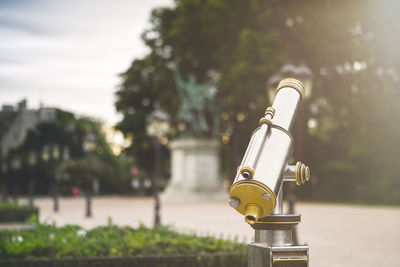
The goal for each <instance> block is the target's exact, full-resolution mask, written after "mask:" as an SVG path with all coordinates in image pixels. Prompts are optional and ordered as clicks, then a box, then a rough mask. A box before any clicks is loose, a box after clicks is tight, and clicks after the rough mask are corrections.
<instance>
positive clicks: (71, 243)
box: [0, 221, 247, 267]
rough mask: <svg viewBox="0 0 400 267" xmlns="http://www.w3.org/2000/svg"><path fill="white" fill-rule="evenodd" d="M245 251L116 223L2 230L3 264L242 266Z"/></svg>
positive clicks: (204, 239)
mask: <svg viewBox="0 0 400 267" xmlns="http://www.w3.org/2000/svg"><path fill="white" fill-rule="evenodd" d="M246 252H247V247H246V246H245V245H243V244H238V243H235V242H231V241H227V240H222V239H215V238H211V237H197V236H195V235H187V234H181V233H177V232H175V231H172V230H171V229H169V228H168V227H156V228H147V227H145V226H144V225H141V226H139V227H138V228H136V229H133V228H131V227H119V226H116V225H113V224H112V222H111V221H110V222H109V224H108V225H107V226H102V227H97V228H94V229H91V230H85V229H83V228H81V227H80V226H77V225H67V226H63V227H57V226H56V225H55V224H54V223H53V224H47V223H44V224H41V223H37V222H36V225H35V228H33V229H26V230H20V231H17V230H13V231H0V259H2V261H0V266H57V267H58V266H67V265H68V266H71V265H74V267H77V266H160V267H161V266H210V267H211V266H228V265H229V266H243V262H245V258H246V257H245V254H246ZM104 257H105V258H104ZM103 263H104V264H103Z"/></svg>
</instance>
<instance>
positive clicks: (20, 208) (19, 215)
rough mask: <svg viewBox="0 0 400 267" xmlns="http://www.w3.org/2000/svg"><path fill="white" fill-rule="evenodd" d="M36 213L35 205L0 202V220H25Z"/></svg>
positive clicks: (37, 211) (36, 214) (37, 213)
mask: <svg viewBox="0 0 400 267" xmlns="http://www.w3.org/2000/svg"><path fill="white" fill-rule="evenodd" d="M38 215H39V209H38V208H36V207H29V206H25V205H15V204H12V203H8V202H0V222H25V221H27V220H28V219H29V218H30V217H32V216H36V217H37V216H38Z"/></svg>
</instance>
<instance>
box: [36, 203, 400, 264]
mask: <svg viewBox="0 0 400 267" xmlns="http://www.w3.org/2000/svg"><path fill="white" fill-rule="evenodd" d="M35 205H37V206H39V208H40V220H41V221H55V222H56V223H57V224H58V225H64V224H79V225H81V226H83V227H85V228H91V227H95V226H98V225H105V224H107V222H108V220H109V218H112V221H113V223H115V224H118V225H130V226H133V227H136V226H138V225H139V223H140V222H141V223H144V224H145V225H147V226H152V222H153V207H154V202H153V200H152V199H151V198H135V197H119V196H118V197H117V196H115V197H96V198H94V199H93V217H92V218H86V217H85V216H84V215H85V210H84V208H85V202H84V199H83V198H61V199H60V211H59V212H58V213H54V212H53V211H52V201H51V199H50V198H39V199H36V200H35ZM296 210H297V212H298V213H300V214H301V215H302V222H301V224H300V225H299V226H298V235H299V240H300V243H302V244H305V243H307V244H308V245H309V247H310V266H318V267H339V266H363V267H369V266H371V267H372V266H374V267H375V266H385V267H390V266H393V267H395V266H396V267H398V266H400V257H399V251H400V230H399V227H400V223H399V221H400V207H377V206H358V205H339V204H325V203H302V202H300V203H298V204H297V206H296ZM161 220H162V223H163V224H165V225H171V226H173V227H174V228H175V229H178V230H179V231H182V232H187V233H197V234H198V235H200V236H205V235H208V236H215V237H218V238H225V239H231V240H238V241H239V242H244V243H248V242H250V241H251V240H252V239H253V235H254V231H253V230H252V228H251V227H249V226H248V225H247V224H246V223H245V222H244V218H243V216H242V215H240V214H238V213H237V212H236V211H234V210H233V209H232V208H230V207H229V206H228V203H227V201H203V202H181V203H177V202H174V203H173V202H170V203H168V202H166V203H162V206H161Z"/></svg>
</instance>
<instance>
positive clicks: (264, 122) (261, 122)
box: [258, 118, 273, 127]
mask: <svg viewBox="0 0 400 267" xmlns="http://www.w3.org/2000/svg"><path fill="white" fill-rule="evenodd" d="M263 124H267V125H268V126H269V127H272V125H273V123H272V121H270V120H269V119H267V118H261V119H260V120H259V121H258V126H260V127H261V125H263Z"/></svg>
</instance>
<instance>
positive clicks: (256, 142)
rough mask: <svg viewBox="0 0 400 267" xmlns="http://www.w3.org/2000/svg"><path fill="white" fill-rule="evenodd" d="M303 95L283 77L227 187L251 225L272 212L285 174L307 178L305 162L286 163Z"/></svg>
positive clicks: (300, 88) (233, 202)
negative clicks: (293, 166)
mask: <svg viewBox="0 0 400 267" xmlns="http://www.w3.org/2000/svg"><path fill="white" fill-rule="evenodd" d="M303 96H304V86H303V85H302V84H301V82H299V81H297V80H295V79H291V78H288V79H284V80H282V81H281V83H280V84H279V85H278V88H277V91H276V95H275V99H274V101H273V104H272V107H269V108H267V110H266V112H265V116H264V117H263V118H261V119H260V121H259V127H258V128H257V129H256V130H254V131H253V133H252V136H251V139H250V142H249V145H248V147H247V149H246V153H245V155H244V157H243V160H242V162H241V164H240V166H239V167H238V171H237V174H236V177H235V180H234V182H233V184H232V186H231V189H230V198H231V202H230V204H231V206H232V207H234V208H235V209H236V210H237V211H238V212H239V213H241V214H243V215H245V219H246V222H248V223H250V224H254V223H256V222H257V220H258V219H259V218H263V217H265V216H268V215H269V214H270V213H271V212H272V213H273V211H274V209H275V206H276V202H277V196H278V194H279V192H280V190H281V187H282V184H283V180H284V176H285V173H288V172H289V173H290V172H292V174H293V173H294V172H296V177H297V175H298V176H299V177H300V176H301V180H305V179H307V180H308V178H309V170H308V167H306V166H305V165H304V164H302V165H303V166H301V164H300V165H299V166H297V165H296V170H294V168H291V167H290V166H289V164H288V163H289V159H290V155H291V153H292V151H293V149H294V140H293V137H292V135H291V134H290V130H291V128H292V125H293V122H294V118H295V115H296V111H297V108H298V106H299V104H300V102H301V100H302V98H303ZM300 173H301V175H300ZM303 174H304V177H303ZM293 176H294V175H293ZM305 177H306V178H305ZM297 180H300V178H296V183H298V182H299V183H302V182H304V181H297ZM299 183H298V184H299Z"/></svg>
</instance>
